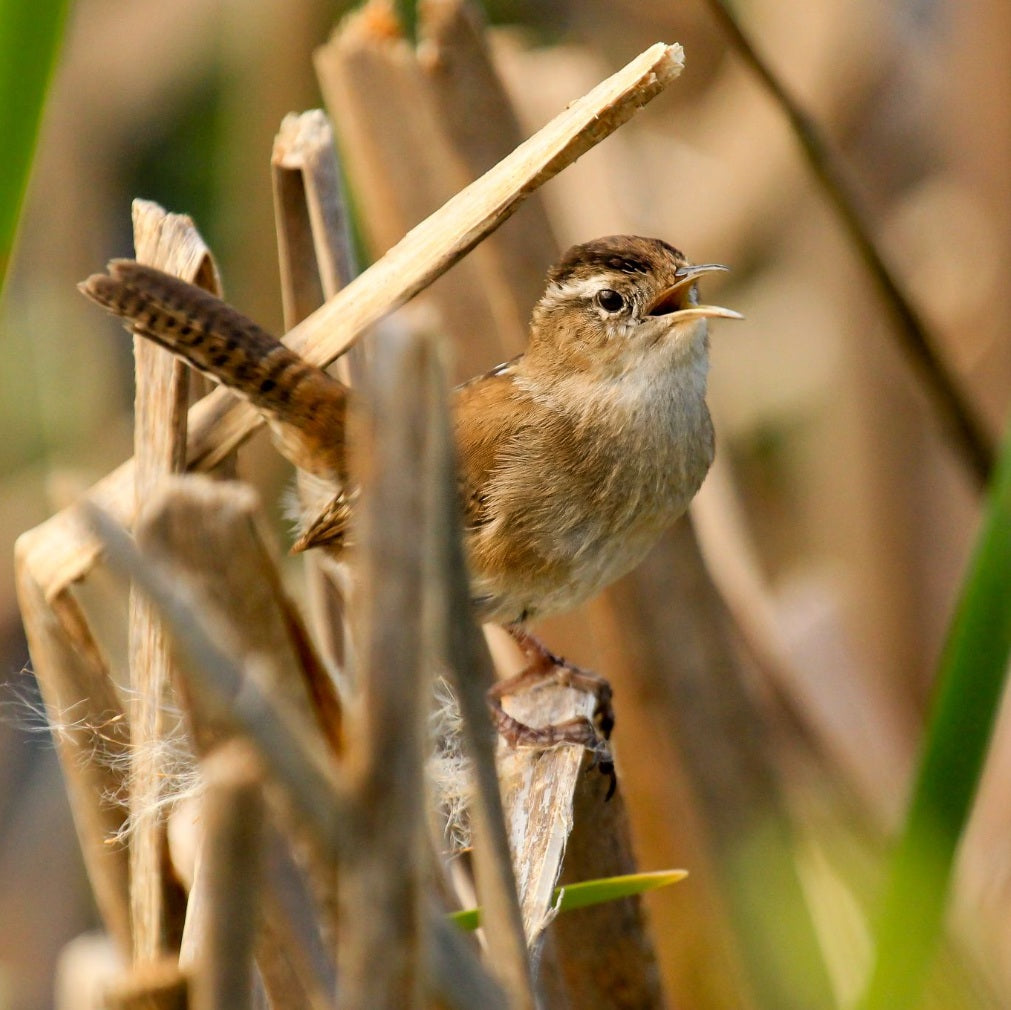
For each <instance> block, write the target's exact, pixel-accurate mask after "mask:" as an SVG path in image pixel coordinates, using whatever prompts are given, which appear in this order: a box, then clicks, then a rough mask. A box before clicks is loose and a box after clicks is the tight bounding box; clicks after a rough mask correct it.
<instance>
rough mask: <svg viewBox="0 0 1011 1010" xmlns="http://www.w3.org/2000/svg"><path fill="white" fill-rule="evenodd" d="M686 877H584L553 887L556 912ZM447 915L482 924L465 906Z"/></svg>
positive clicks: (683, 873)
mask: <svg viewBox="0 0 1011 1010" xmlns="http://www.w3.org/2000/svg"><path fill="white" fill-rule="evenodd" d="M687 876H688V871H687V870H653V871H651V872H649V873H626V874H623V875H622V876H620V877H601V878H600V879H599V880H584V881H582V882H581V883H578V884H569V885H567V886H565V887H556V888H555V892H554V898H553V900H554V903H555V909H556V910H557V911H559V912H571V911H572V910H573V909H576V908H587V907H589V906H590V905H602V904H603V903H604V902H605V901H617V900H618V899H619V898H629V897H631V896H632V895H633V894H645V893H646V892H647V891H655V890H657V889H658V888H661V887H667V886H669V885H670V884H676V883H677V882H678V881H679V880H684V879H685V877H687ZM450 918H451V919H452V920H453V921H454V922H455V923H456V924H457V925H458V926H459V927H460V928H461V929H477V927H478V926H479V925H480V924H481V909H480V908H465V909H463V910H462V911H460V912H452V913H451V914H450Z"/></svg>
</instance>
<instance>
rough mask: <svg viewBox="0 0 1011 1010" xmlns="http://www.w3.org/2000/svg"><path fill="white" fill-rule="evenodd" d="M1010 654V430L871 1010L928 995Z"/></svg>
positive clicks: (889, 906) (905, 840)
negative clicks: (960, 849) (956, 861)
mask: <svg viewBox="0 0 1011 1010" xmlns="http://www.w3.org/2000/svg"><path fill="white" fill-rule="evenodd" d="M1009 656H1011V433H1009V436H1008V438H1007V439H1006V441H1005V445H1004V450H1003V452H1002V454H1001V458H1000V460H999V462H998V465H997V469H996V471H995V473H994V476H993V481H992V484H991V488H990V493H989V496H988V501H987V504H986V510H985V513H984V517H983V525H982V529H981V530H980V534H979V539H978V542H977V545H976V550H975V553H974V555H973V559H972V563H971V565H970V569H969V572H968V575H967V577H966V580H965V583H964V586H963V588H962V595H961V599H960V601H959V604H958V608H957V610H956V612H955V618H954V621H953V623H952V626H951V629H950V631H949V635H948V641H947V645H946V647H945V650H944V654H943V657H942V660H941V669H940V673H939V678H938V689H937V696H936V701H935V704H934V709H933V712H932V715H931V719H930V724H929V726H928V729H927V734H926V738H925V741H924V749H923V754H922V757H921V760H920V766H919V770H918V773H917V776H916V784H915V787H914V791H913V799H912V803H911V805H910V809H909V813H908V816H907V820H906V824H905V827H904V829H903V833H902V836H901V838H900V840H899V843H898V846H897V849H896V851H895V854H894V857H893V861H892V865H891V870H890V874H889V879H888V884H887V888H886V891H885V897H884V902H883V904H882V909H881V915H880V919H879V921H878V922H877V928H876V933H875V940H876V945H875V950H876V953H875V964H874V969H873V972H872V974H871V979H870V982H869V983H868V986H867V990H866V992H865V993H864V997H863V1000H862V1002H861V1004H860V1006H861V1008H862V1010H906V1008H910V1007H913V1006H915V1005H916V1002H917V1000H918V999H919V998H920V995H921V994H922V992H923V990H924V987H925V984H926V979H927V974H928V972H929V970H930V966H931V961H932V956H933V953H934V950H935V947H936V944H937V941H938V939H939V937H940V934H941V930H942V927H943V922H944V912H945V907H946V904H947V896H948V890H949V886H950V883H951V873H952V863H953V860H954V855H955V849H956V847H957V845H958V842H959V840H960V838H961V837H962V833H963V831H964V829H965V824H966V821H967V819H968V817H969V812H970V810H971V808H972V803H973V800H974V798H975V795H976V789H977V786H978V785H979V779H980V774H981V772H982V769H983V762H984V760H985V758H986V754H987V750H988V747H989V744H990V737H991V734H992V731H993V725H994V720H995V718H996V714H997V709H998V706H999V704H1000V700H1001V696H1002V694H1003V691H1004V682H1005V676H1006V671H1007V666H1008V659H1009Z"/></svg>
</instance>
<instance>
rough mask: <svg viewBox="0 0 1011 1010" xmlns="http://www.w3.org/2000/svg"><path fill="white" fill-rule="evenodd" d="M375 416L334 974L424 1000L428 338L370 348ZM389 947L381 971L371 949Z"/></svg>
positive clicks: (368, 448)
mask: <svg viewBox="0 0 1011 1010" xmlns="http://www.w3.org/2000/svg"><path fill="white" fill-rule="evenodd" d="M373 351H374V369H373V371H372V373H371V375H370V383H369V385H370V395H369V396H368V407H367V416H366V418H365V419H364V423H362V419H361V418H360V419H359V421H360V426H359V430H358V433H357V434H358V437H357V438H356V439H355V443H354V446H353V451H354V463H355V469H356V470H357V473H358V479H359V481H360V485H361V489H362V498H361V503H360V504H361V507H360V510H359V512H358V514H357V515H356V540H358V541H359V542H360V548H359V556H358V558H357V559H356V560H357V563H358V579H357V589H356V599H357V600H358V601H359V604H360V605H359V607H358V608H357V612H356V614H355V623H356V642H357V644H358V649H359V651H360V657H359V659H360V677H359V678H358V680H359V688H358V691H357V695H358V703H357V706H356V707H357V709H358V713H357V714H358V716H359V718H358V719H357V720H356V722H355V724H354V732H353V733H352V735H351V737H350V739H349V746H348V751H347V760H346V762H345V773H346V776H347V781H348V786H349V790H350V796H349V807H348V824H347V830H348V832H349V834H350V840H349V845H348V847H347V851H346V857H345V860H343V861H342V863H341V888H340V906H341V922H342V924H343V928H341V929H340V930H339V933H338V958H337V966H338V976H339V978H340V987H341V1005H342V1007H347V1008H348V1010H371V1008H373V1007H375V1008H386V1007H390V1008H393V1007H404V1008H405V1010H410V1008H415V1007H421V1006H422V1005H423V995H422V994H423V956H422V950H423V943H424V939H423V924H422V919H421V916H422V908H423V906H422V901H421V896H422V893H423V886H424V870H425V867H426V866H427V860H426V859H425V858H424V853H425V846H426V844H427V840H428V839H427V834H426V832H425V811H424V805H423V804H424V798H425V784H424V777H423V767H424V752H425V743H426V734H425V733H424V724H425V716H426V714H427V710H428V702H429V697H430V686H431V685H430V679H429V677H430V674H429V671H428V669H427V668H426V665H425V663H424V658H425V657H424V648H423V646H424V641H423V634H424V633H423V618H424V606H423V605H419V602H420V601H422V599H423V592H424V575H425V572H424V567H425V543H424V541H425V528H424V527H425V520H426V515H425V508H424V481H425V470H426V463H427V460H426V454H427V452H428V451H430V450H429V446H428V445H427V441H428V440H427V439H426V437H425V436H426V429H427V427H428V423H429V422H428V416H427V415H428V412H429V410H430V409H431V402H430V401H431V389H430V386H431V384H430V383H429V382H426V381H425V376H426V372H427V369H426V362H425V357H426V355H428V354H430V353H431V350H430V348H429V347H427V346H425V345H424V344H422V343H420V342H411V341H407V340H398V341H397V342H396V343H394V342H393V341H391V340H390V339H389V337H387V338H386V339H384V340H381V341H379V342H378V345H377V346H375V347H374V348H373ZM379 952H382V957H383V970H382V971H376V964H375V959H376V956H377V954H378V953H379Z"/></svg>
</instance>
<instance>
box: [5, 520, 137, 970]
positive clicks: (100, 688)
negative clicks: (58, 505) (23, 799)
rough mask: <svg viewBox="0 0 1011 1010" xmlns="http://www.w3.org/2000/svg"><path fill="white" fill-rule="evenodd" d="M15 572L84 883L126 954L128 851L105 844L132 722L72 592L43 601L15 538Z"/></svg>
mask: <svg viewBox="0 0 1011 1010" xmlns="http://www.w3.org/2000/svg"><path fill="white" fill-rule="evenodd" d="M15 572H16V576H17V592H18V605H19V606H20V608H21V617H22V620H23V621H24V626H25V634H26V635H27V637H28V648H29V650H30V652H31V656H32V663H33V666H34V669H35V676H36V679H37V680H38V684H39V689H40V691H41V692H42V699H43V702H44V704H45V707H46V716H47V718H48V720H49V725H50V726H51V727H53V738H54V740H55V743H56V750H57V753H58V754H59V758H60V767H61V768H62V770H63V779H64V784H65V786H66V789H67V797H68V799H69V801H70V809H71V812H72V814H73V817H74V827H75V828H76V830H77V838H78V843H79V844H80V847H81V853H82V855H83V857H84V865H85V868H86V869H87V872H88V880H89V881H90V883H91V890H92V893H93V894H94V896H95V903H96V904H97V906H98V910H99V913H100V914H101V916H102V921H103V923H104V924H105V928H106V929H107V930H108V931H109V933H110V934H111V935H112V936H113V937H114V938H115V940H116V942H117V945H118V947H119V949H120V951H121V952H122V953H123V954H129V952H130V951H131V949H132V944H131V939H130V897H129V867H128V858H127V851H126V848H125V847H124V846H122V845H110V844H109V840H110V839H111V838H114V837H115V836H116V835H118V834H119V832H120V831H121V830H122V827H123V823H124V821H125V820H126V817H127V809H126V783H125V769H126V768H127V766H128V761H129V753H130V747H129V738H130V728H129V722H128V720H127V718H126V713H125V712H124V710H123V707H122V704H121V703H120V699H119V697H118V695H117V693H116V689H115V687H114V686H113V683H112V679H111V678H110V676H109V670H108V667H107V665H106V662H105V659H104V657H103V656H102V654H101V652H100V651H99V649H98V646H97V645H96V643H95V641H94V639H93V637H92V635H91V632H90V629H89V628H88V624H87V622H86V620H85V618H84V615H83V613H82V612H81V609H80V607H79V606H78V604H77V601H76V600H75V598H74V596H73V594H72V593H71V591H70V590H69V589H65V590H63V591H62V592H60V593H58V594H57V595H56V596H55V597H52V598H48V599H47V597H46V593H45V590H44V589H43V587H42V586H41V585H40V584H39V583H38V582H37V581H36V579H35V578H34V577H33V575H32V572H31V568H30V566H29V565H28V564H27V563H26V561H25V554H24V543H23V541H22V540H20V539H19V540H18V543H17V544H16V546H15Z"/></svg>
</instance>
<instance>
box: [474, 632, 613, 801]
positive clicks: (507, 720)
mask: <svg viewBox="0 0 1011 1010" xmlns="http://www.w3.org/2000/svg"><path fill="white" fill-rule="evenodd" d="M506 630H507V631H508V632H509V634H510V635H512V637H513V638H514V639H515V641H516V643H517V644H518V645H519V647H520V649H522V651H523V654H524V656H526V658H527V659H528V660H529V663H528V664H527V666H526V667H524V669H523V670H521V671H520V672H519V673H518V674H516V675H515V676H513V677H508V678H506V679H505V680H500V681H498V683H496V684H495V685H494V686H493V687H492V688H490V689H489V691H488V694H487V698H488V705H489V708H490V709H491V714H492V720H493V722H494V723H495V727H496V729H497V730H498V731H499V733H500V734H501V735H502V736H503V737H504V738H505V740H506V742H507V743H509V744H510V745H512V746H514V747H515V746H525V747H541V748H549V747H557V746H558V745H560V744H565V743H573V744H580V745H581V746H583V747H585V748H586V749H587V750H589V751H590V752H591V753H592V754H593V758H594V764H596V765H597V766H598V767H599V768H600V770H601V771H602V772H604V774H607V775H610V776H611V779H612V785H611V789H610V790H609V792H608V798H610V796H611V794H612V793H613V792H614V761H613V760H612V758H611V752H610V748H609V747H608V746H607V739H608V738H609V737H610V735H611V730H612V728H613V727H614V711H613V709H612V707H611V685H610V684H609V683H608V682H607V681H606V680H605V679H604V678H603V677H599V676H597V674H595V673H592V672H591V671H589V670H583V669H582V668H580V667H578V666H575V665H574V664H572V663H568V662H566V661H565V660H564V659H562V658H561V657H560V656H556V655H555V654H554V653H553V652H551V651H550V650H548V649H547V648H546V647H545V646H544V645H543V644H542V643H541V642H539V641H538V640H537V639H536V638H534V636H533V635H531V634H529V633H528V632H526V631H524V630H523V629H522V628H520V627H519V626H518V625H512V626H510V627H509V628H507V629H506ZM546 681H554V682H555V683H557V684H559V685H561V686H563V687H571V688H574V689H576V690H578V691H586V692H587V693H589V694H591V695H593V696H594V698H596V700H597V707H596V709H595V710H594V713H593V719H592V721H591V720H590V719H587V718H585V717H583V716H578V717H576V718H574V719H567V720H565V721H564V722H560V723H556V724H554V725H551V726H528V725H527V724H526V723H522V722H520V721H519V720H518V719H514V718H513V717H512V716H511V715H509V714H508V713H507V712H506V711H505V709H503V707H502V699H503V698H504V697H505V696H506V695H510V694H517V693H518V692H520V691H524V690H529V689H530V688H532V687H534V686H536V685H537V684H542V683H545V682H546Z"/></svg>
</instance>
